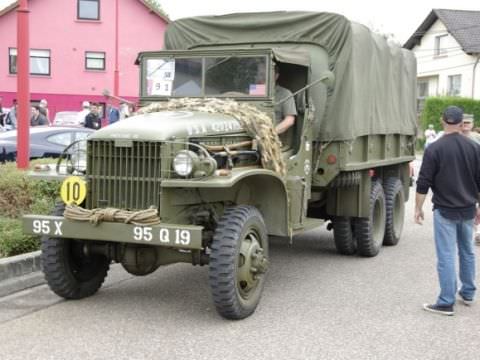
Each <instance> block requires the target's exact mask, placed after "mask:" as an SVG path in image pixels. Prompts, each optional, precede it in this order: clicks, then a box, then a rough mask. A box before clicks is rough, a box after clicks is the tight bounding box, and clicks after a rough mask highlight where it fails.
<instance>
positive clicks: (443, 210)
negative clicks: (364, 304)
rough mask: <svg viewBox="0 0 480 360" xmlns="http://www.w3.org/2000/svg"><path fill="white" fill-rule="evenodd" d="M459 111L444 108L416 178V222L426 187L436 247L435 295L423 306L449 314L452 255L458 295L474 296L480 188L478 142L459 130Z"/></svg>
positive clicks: (468, 301)
mask: <svg viewBox="0 0 480 360" xmlns="http://www.w3.org/2000/svg"><path fill="white" fill-rule="evenodd" d="M462 120H463V111H462V110H461V109H460V108H458V107H456V106H449V107H448V108H446V109H445V111H444V113H443V117H442V122H443V128H444V135H443V136H442V137H441V138H440V139H438V140H437V141H435V142H434V143H432V144H431V145H430V146H429V147H428V148H427V149H426V150H425V153H424V155H423V161H422V166H421V168H420V173H419V176H418V180H417V194H416V198H415V222H416V223H417V224H422V222H423V220H424V213H423V210H422V207H423V204H424V202H425V198H426V194H427V192H428V189H429V188H430V189H432V192H433V197H432V202H433V230H434V238H435V248H436V252H437V271H438V278H439V282H440V294H439V296H438V299H437V301H436V302H435V303H433V304H424V305H423V308H424V309H425V310H427V311H430V312H433V313H437V314H442V315H453V314H454V305H455V297H456V294H457V290H458V287H457V274H456V268H455V257H456V256H457V255H456V254H457V247H458V256H459V260H460V267H459V268H460V274H459V275H460V281H461V287H460V290H459V291H458V295H459V297H460V299H461V300H462V302H463V303H464V304H465V305H471V304H472V303H473V301H474V298H475V290H476V287H475V270H476V267H475V252H474V245H473V224H474V221H475V222H476V221H478V220H479V219H480V210H477V208H476V204H477V203H478V199H479V189H480V145H478V144H476V143H475V142H474V141H471V140H470V139H468V138H467V137H465V136H463V135H462Z"/></svg>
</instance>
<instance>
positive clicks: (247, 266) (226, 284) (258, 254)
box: [209, 205, 268, 319]
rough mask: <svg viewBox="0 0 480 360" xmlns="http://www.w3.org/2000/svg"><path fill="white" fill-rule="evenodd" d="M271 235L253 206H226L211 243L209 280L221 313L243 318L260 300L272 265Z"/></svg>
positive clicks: (249, 313)
mask: <svg viewBox="0 0 480 360" xmlns="http://www.w3.org/2000/svg"><path fill="white" fill-rule="evenodd" d="M267 259H268V235H267V230H266V227H265V223H264V221H263V217H262V215H261V214H260V212H259V211H258V210H257V209H256V208H255V207H253V206H245V205H242V206H236V207H232V208H229V209H227V210H225V213H224V214H223V216H222V217H221V219H220V221H219V222H218V224H217V228H216V230H215V234H214V235H213V241H212V245H211V253H210V263H209V282H210V288H211V291H212V297H213V301H214V303H215V306H216V309H217V311H218V313H219V314H220V315H222V316H223V317H225V318H227V319H243V318H246V317H247V316H249V315H251V314H252V313H253V312H254V311H255V309H256V307H257V305H258V303H259V301H260V297H261V294H262V290H263V287H264V283H265V273H266V271H267V268H268V260H267Z"/></svg>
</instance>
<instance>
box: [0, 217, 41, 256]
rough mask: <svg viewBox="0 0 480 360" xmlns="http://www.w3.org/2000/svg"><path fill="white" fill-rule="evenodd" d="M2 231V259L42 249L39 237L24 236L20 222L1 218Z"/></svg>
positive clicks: (0, 241)
mask: <svg viewBox="0 0 480 360" xmlns="http://www.w3.org/2000/svg"><path fill="white" fill-rule="evenodd" d="M0 229H1V233H0V234H1V236H0V257H4V256H14V255H18V254H24V253H27V252H31V251H35V250H38V249H39V247H40V240H39V238H38V237H37V236H30V235H25V234H23V231H22V224H21V222H20V221H19V220H16V219H7V218H2V217H0Z"/></svg>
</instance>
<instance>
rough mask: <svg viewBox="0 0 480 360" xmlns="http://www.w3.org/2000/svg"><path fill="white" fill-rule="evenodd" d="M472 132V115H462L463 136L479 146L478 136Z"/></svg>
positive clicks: (479, 139) (479, 136) (479, 137)
mask: <svg viewBox="0 0 480 360" xmlns="http://www.w3.org/2000/svg"><path fill="white" fill-rule="evenodd" d="M472 130H473V115H471V114H463V129H462V133H463V135H465V136H467V137H469V138H470V139H472V140H474V141H476V142H477V143H479V144H480V134H479V133H477V132H476V131H472Z"/></svg>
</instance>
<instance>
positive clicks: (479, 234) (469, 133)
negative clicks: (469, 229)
mask: <svg viewBox="0 0 480 360" xmlns="http://www.w3.org/2000/svg"><path fill="white" fill-rule="evenodd" d="M473 127H474V118H473V115H471V114H463V129H462V133H463V135H465V136H466V137H469V138H470V139H472V140H473V141H476V142H477V143H478V144H480V134H479V133H478V132H476V131H473ZM475 243H476V244H477V245H480V228H479V227H478V226H476V225H475Z"/></svg>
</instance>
